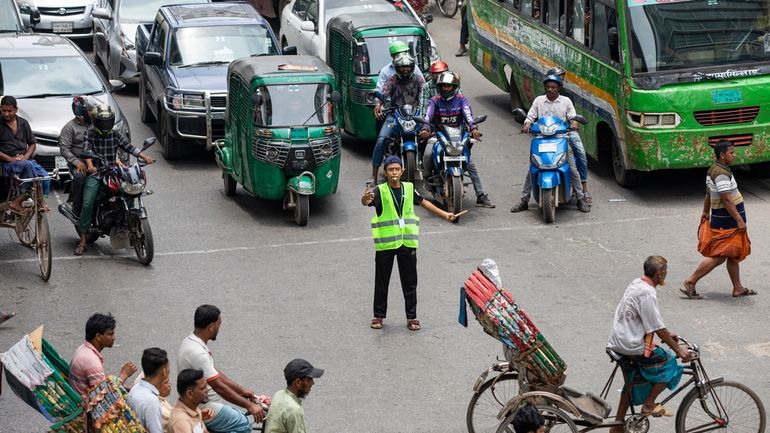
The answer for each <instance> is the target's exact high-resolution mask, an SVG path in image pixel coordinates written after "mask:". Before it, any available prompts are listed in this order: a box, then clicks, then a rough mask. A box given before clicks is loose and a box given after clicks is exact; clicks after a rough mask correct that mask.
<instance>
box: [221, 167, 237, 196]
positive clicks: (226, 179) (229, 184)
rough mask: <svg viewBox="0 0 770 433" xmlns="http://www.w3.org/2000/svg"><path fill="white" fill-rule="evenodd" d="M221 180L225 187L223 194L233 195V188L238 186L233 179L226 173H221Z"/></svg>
mask: <svg viewBox="0 0 770 433" xmlns="http://www.w3.org/2000/svg"><path fill="white" fill-rule="evenodd" d="M222 181H223V184H224V187H225V195H226V196H228V197H232V196H234V195H235V188H236V187H237V186H238V184H237V183H236V182H235V179H233V177H232V176H230V175H229V174H227V173H222Z"/></svg>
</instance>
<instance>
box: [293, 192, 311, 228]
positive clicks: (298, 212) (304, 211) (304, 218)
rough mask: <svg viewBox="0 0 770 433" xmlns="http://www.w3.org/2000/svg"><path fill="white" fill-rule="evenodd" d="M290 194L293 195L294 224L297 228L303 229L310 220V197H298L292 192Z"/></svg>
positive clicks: (298, 195)
mask: <svg viewBox="0 0 770 433" xmlns="http://www.w3.org/2000/svg"><path fill="white" fill-rule="evenodd" d="M292 194H294V198H295V201H294V204H295V206H294V222H296V223H297V225H298V226H300V227H304V226H306V225H307V222H308V220H309V219H310V196H307V195H300V194H297V193H295V192H292Z"/></svg>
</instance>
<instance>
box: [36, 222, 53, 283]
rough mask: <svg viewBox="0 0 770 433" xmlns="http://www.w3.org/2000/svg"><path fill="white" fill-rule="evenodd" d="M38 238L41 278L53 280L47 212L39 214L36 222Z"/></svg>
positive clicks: (37, 246) (37, 248)
mask: <svg viewBox="0 0 770 433" xmlns="http://www.w3.org/2000/svg"><path fill="white" fill-rule="evenodd" d="M35 225H36V227H37V236H36V239H35V252H37V262H38V264H40V276H41V277H43V281H48V279H49V278H51V232H50V231H49V230H48V217H47V216H46V215H45V212H38V213H37V218H36V220H35Z"/></svg>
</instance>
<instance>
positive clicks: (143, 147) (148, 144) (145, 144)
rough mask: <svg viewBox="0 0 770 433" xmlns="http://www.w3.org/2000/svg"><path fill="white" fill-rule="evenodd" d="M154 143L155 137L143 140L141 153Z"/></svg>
mask: <svg viewBox="0 0 770 433" xmlns="http://www.w3.org/2000/svg"><path fill="white" fill-rule="evenodd" d="M155 141H156V139H155V137H149V138H145V139H144V145H143V146H142V151H144V150H145V149H148V148H149V147H150V146H152V145H153V144H155Z"/></svg>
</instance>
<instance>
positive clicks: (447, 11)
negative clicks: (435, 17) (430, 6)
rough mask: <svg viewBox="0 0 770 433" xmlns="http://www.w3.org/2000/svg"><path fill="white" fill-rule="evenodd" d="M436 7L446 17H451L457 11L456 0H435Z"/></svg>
mask: <svg viewBox="0 0 770 433" xmlns="http://www.w3.org/2000/svg"><path fill="white" fill-rule="evenodd" d="M436 4H437V5H438V9H439V10H440V11H441V13H442V14H443V15H444V16H445V17H447V18H452V17H453V16H455V14H456V13H457V0H436Z"/></svg>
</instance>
